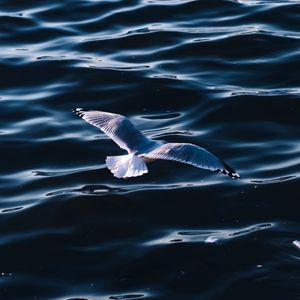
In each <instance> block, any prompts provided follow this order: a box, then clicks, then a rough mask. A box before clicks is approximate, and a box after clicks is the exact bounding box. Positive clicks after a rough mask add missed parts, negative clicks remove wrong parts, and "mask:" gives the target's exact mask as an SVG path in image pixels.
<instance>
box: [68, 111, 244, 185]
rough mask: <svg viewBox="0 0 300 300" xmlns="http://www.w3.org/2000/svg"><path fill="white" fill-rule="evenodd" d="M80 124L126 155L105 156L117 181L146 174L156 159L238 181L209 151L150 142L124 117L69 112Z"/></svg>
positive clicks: (104, 113) (100, 112)
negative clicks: (96, 130) (93, 129)
mask: <svg viewBox="0 0 300 300" xmlns="http://www.w3.org/2000/svg"><path fill="white" fill-rule="evenodd" d="M73 111H74V112H75V113H76V114H77V115H78V116H80V117H81V118H82V119H83V120H85V121H86V122H88V123H90V124H91V125H94V126H96V127H98V128H99V129H100V130H101V131H103V132H104V133H105V134H106V135H108V136H109V137H110V138H111V139H112V140H113V141H114V142H115V143H116V144H117V145H119V146H120V147H121V148H122V149H124V150H126V151H127V152H128V154H126V155H119V156H107V158H106V165H107V167H108V169H109V170H110V171H111V172H112V173H113V175H114V176H115V177H117V178H128V177H136V176H141V175H143V174H145V173H148V169H147V166H146V162H148V161H153V160H157V159H164V160H172V161H178V162H181V163H186V164H189V165H193V166H195V167H198V168H202V169H208V170H211V171H217V172H219V173H223V174H225V175H228V176H230V177H232V178H237V179H238V178H240V176H239V174H237V173H236V172H235V171H234V170H233V169H232V168H231V167H230V166H228V165H227V164H226V163H224V162H223V161H221V160H220V159H219V158H217V157H216V156H215V155H213V154H212V153H210V152H209V151H207V150H205V149H204V148H201V147H199V146H196V145H194V144H188V143H167V142H165V141H160V140H152V139H150V138H148V137H146V136H145V135H144V134H143V133H141V132H140V131H139V130H138V129H137V128H136V127H135V126H134V125H133V124H132V123H131V122H130V121H129V119H127V118H126V117H124V116H122V115H119V114H114V113H109V112H104V111H97V110H83V109H82V108H76V109H74V110H73Z"/></svg>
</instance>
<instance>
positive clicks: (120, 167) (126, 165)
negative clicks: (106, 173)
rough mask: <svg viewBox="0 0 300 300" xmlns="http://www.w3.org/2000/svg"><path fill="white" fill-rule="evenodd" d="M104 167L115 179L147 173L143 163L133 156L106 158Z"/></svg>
mask: <svg viewBox="0 0 300 300" xmlns="http://www.w3.org/2000/svg"><path fill="white" fill-rule="evenodd" d="M106 165H107V167H108V169H109V170H110V171H111V172H112V173H113V174H114V176H115V177H117V178H127V177H137V176H141V175H143V174H145V173H148V169H147V166H146V164H145V162H144V161H143V160H142V159H141V158H140V157H138V156H136V155H133V154H128V155H120V156H107V158H106Z"/></svg>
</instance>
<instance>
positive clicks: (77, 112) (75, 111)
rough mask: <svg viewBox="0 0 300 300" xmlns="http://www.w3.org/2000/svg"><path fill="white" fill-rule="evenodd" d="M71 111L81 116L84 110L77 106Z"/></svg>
mask: <svg viewBox="0 0 300 300" xmlns="http://www.w3.org/2000/svg"><path fill="white" fill-rule="evenodd" d="M72 111H73V113H75V114H76V115H78V116H79V117H82V116H83V112H84V110H83V108H79V107H78V108H73V109H72Z"/></svg>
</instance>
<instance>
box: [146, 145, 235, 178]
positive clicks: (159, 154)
mask: <svg viewBox="0 0 300 300" xmlns="http://www.w3.org/2000/svg"><path fill="white" fill-rule="evenodd" d="M143 156H145V157H147V158H150V159H166V160H174V161H178V162H182V163H186V164H190V165H193V166H195V167H198V168H203V169H208V170H211V171H218V172H221V173H224V174H226V175H228V176H230V177H232V178H240V176H239V175H238V174H237V173H236V172H235V171H234V170H233V169H232V168H231V167H229V166H228V165H227V164H225V163H224V162H222V161H221V160H220V159H219V158H217V157H216V156H214V155H213V154H211V153H210V152H208V151H207V150H205V149H203V148H201V147H199V146H196V145H193V144H185V143H167V144H164V145H162V146H160V147H158V148H156V149H154V150H152V151H150V152H148V153H144V154H143Z"/></svg>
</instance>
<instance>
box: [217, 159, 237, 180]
mask: <svg viewBox="0 0 300 300" xmlns="http://www.w3.org/2000/svg"><path fill="white" fill-rule="evenodd" d="M222 163H223V165H224V169H223V170H220V172H221V173H223V174H225V175H228V176H229V177H231V178H233V179H240V178H241V176H240V175H239V174H238V173H237V172H236V171H235V170H233V169H232V168H231V167H230V166H228V165H227V164H225V163H224V162H222Z"/></svg>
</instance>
